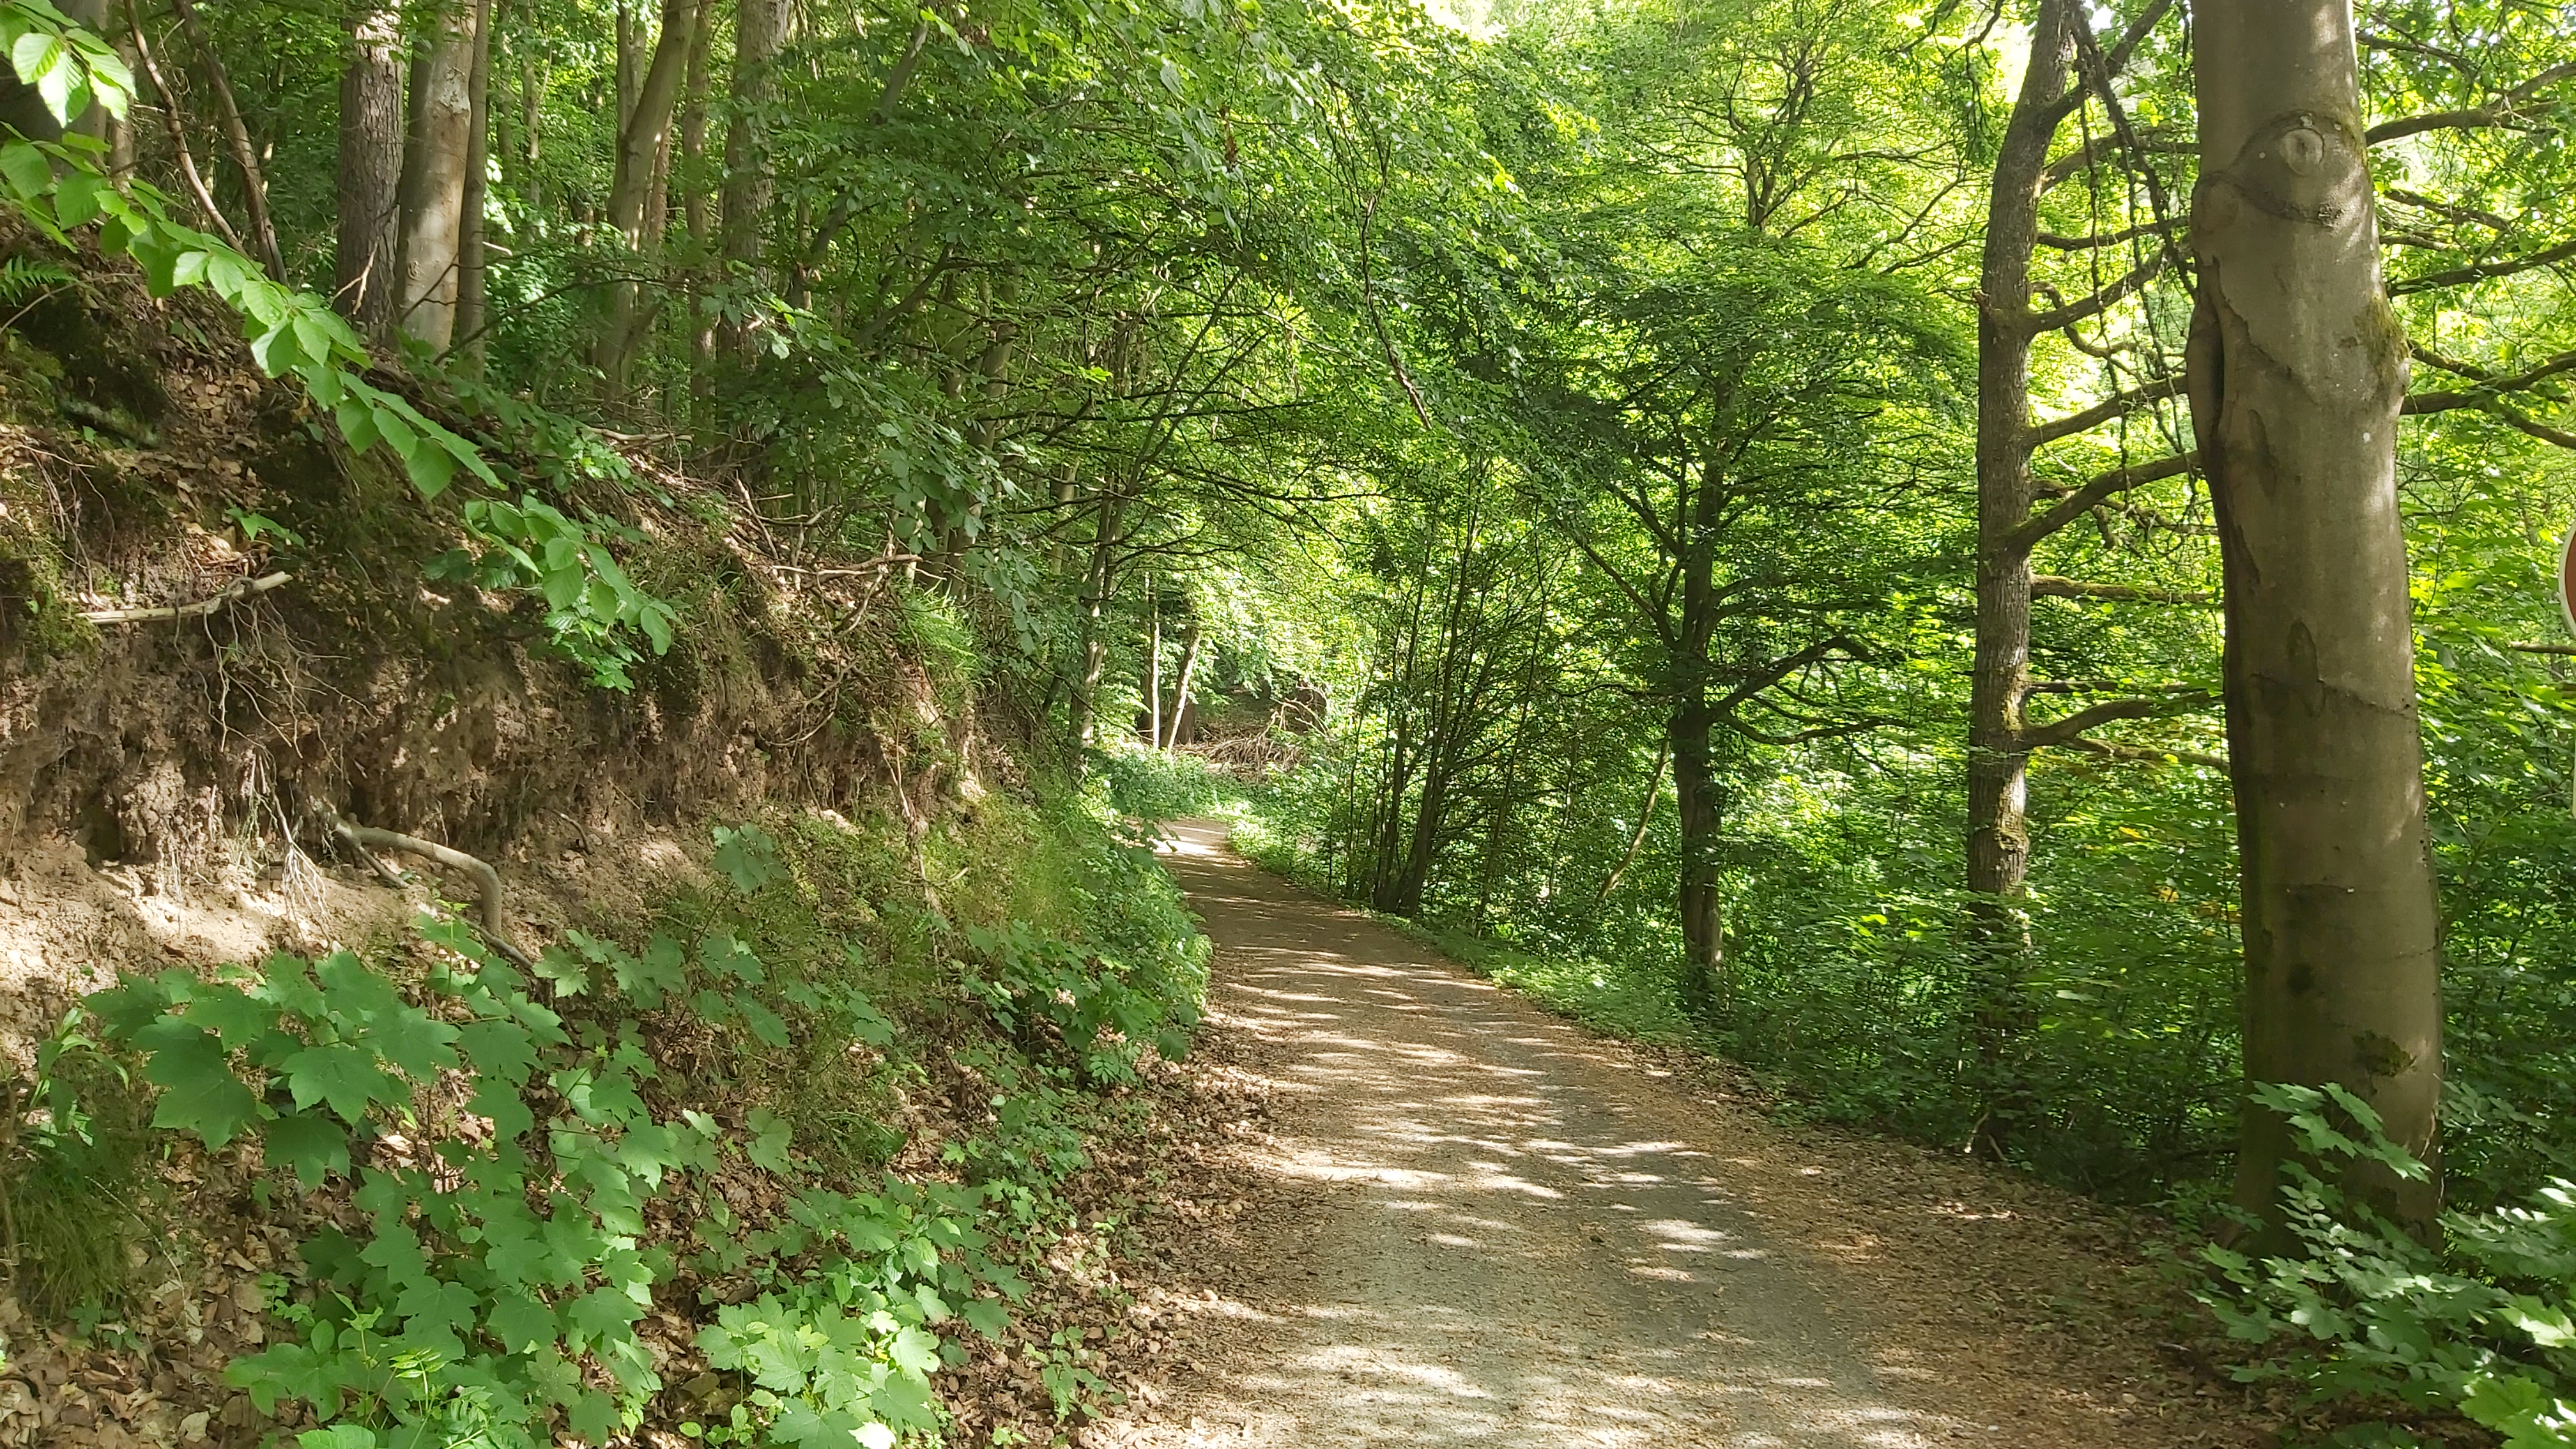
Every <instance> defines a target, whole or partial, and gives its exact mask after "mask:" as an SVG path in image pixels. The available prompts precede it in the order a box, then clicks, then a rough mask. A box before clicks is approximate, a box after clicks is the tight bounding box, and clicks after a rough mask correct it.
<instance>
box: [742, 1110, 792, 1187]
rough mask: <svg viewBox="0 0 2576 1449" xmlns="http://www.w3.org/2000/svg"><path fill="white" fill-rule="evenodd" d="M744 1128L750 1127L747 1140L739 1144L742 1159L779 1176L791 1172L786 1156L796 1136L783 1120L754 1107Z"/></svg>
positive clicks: (773, 1113)
mask: <svg viewBox="0 0 2576 1449" xmlns="http://www.w3.org/2000/svg"><path fill="white" fill-rule="evenodd" d="M745 1125H747V1126H749V1127H750V1128H751V1138H750V1140H749V1141H747V1142H745V1143H744V1144H743V1147H742V1155H743V1156H745V1157H748V1158H750V1159H751V1160H752V1163H753V1165H755V1166H758V1167H765V1168H767V1169H769V1170H770V1171H771V1172H774V1173H777V1174H778V1175H779V1176H781V1177H786V1176H788V1175H790V1174H792V1173H794V1172H795V1170H796V1165H795V1163H794V1162H792V1161H790V1160H789V1158H788V1155H787V1153H788V1149H789V1148H790V1147H791V1146H792V1145H794V1143H795V1140H796V1133H795V1130H794V1129H793V1128H790V1127H789V1126H788V1125H787V1122H786V1119H784V1118H782V1117H780V1116H779V1115H778V1114H777V1113H775V1112H772V1111H770V1110H769V1109H768V1108H766V1107H754V1108H753V1109H752V1110H751V1115H750V1117H749V1118H748V1119H746V1122H745Z"/></svg>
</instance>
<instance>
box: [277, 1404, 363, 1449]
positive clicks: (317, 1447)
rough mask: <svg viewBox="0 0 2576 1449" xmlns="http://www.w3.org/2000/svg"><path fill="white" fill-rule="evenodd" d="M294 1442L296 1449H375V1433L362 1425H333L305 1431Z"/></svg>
mask: <svg viewBox="0 0 2576 1449" xmlns="http://www.w3.org/2000/svg"><path fill="white" fill-rule="evenodd" d="M296 1397H298V1398H302V1397H304V1396H303V1395H301V1394H299V1395H297V1396H296ZM295 1442H296V1444H297V1446H298V1449H376V1431H375V1430H373V1429H370V1428H367V1427H366V1426H364V1425H362V1424H333V1425H331V1426H330V1427H328V1428H324V1429H307V1430H305V1431H304V1432H303V1433H301V1434H298V1435H296V1436H295Z"/></svg>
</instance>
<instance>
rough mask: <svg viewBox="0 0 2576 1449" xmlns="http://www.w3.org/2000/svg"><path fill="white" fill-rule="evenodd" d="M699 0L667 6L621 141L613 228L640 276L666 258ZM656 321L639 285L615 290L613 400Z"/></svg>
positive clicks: (603, 363) (604, 334)
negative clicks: (666, 221) (671, 184)
mask: <svg viewBox="0 0 2576 1449" xmlns="http://www.w3.org/2000/svg"><path fill="white" fill-rule="evenodd" d="M695 19H696V7H695V6H694V5H693V4H692V0H663V4H662V34H661V36H660V38H659V39H658V40H656V41H655V42H654V45H653V60H652V64H651V65H650V66H648V67H647V68H646V69H645V71H644V76H643V79H642V81H641V82H640V83H639V85H638V88H637V90H636V93H635V103H634V106H633V108H632V110H631V111H629V113H628V114H627V117H626V125H625V127H624V129H623V130H621V131H620V132H619V133H618V137H617V169H616V171H615V173H614V175H613V176H612V177H611V179H610V182H609V187H608V223H609V225H611V226H613V227H615V228H617V232H618V235H619V236H620V237H622V238H623V239H624V240H625V242H626V245H627V247H628V248H629V249H631V250H632V251H633V252H634V253H635V254H636V256H637V262H636V263H635V265H636V266H637V267H638V269H641V268H642V266H643V265H644V264H645V263H646V262H648V261H649V260H650V259H651V258H652V257H654V256H655V255H657V254H658V253H659V252H660V250H661V247H660V241H661V224H662V220H663V212H664V209H665V208H664V205H662V204H657V203H659V202H664V201H666V199H667V197H668V196H669V191H668V186H667V183H668V179H669V176H670V155H671V123H672V121H673V119H674V117H675V116H676V115H677V113H678V109H679V102H680V83H681V81H682V79H683V78H684V76H685V75H686V73H687V66H688V56H689V45H690V34H691V31H692V29H693V28H694V27H693V24H692V22H693V21H694V20H695ZM650 321H651V314H650V311H649V309H648V308H647V307H646V306H645V304H644V298H643V288H642V286H641V284H640V283H638V282H634V281H623V282H620V283H618V284H617V285H616V286H614V287H612V288H610V289H609V305H608V319H607V324H606V326H605V327H604V328H603V329H602V331H601V334H600V345H599V354H598V362H599V367H600V371H601V372H602V373H604V374H605V375H606V376H607V378H608V387H609V392H610V394H611V395H612V396H613V395H615V394H618V393H621V392H623V391H624V390H625V386H626V374H627V371H628V368H629V367H630V365H631V364H632V363H633V361H634V358H635V353H636V352H637V350H638V349H639V348H640V346H641V344H642V342H643V334H644V332H645V330H646V328H647V326H648V325H649V323H650Z"/></svg>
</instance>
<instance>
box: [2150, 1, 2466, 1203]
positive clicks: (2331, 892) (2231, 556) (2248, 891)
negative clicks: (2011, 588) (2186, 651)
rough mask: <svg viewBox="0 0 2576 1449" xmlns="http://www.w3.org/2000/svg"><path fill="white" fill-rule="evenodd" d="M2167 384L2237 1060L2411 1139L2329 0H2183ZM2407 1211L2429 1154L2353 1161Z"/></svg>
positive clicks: (2385, 411) (2415, 1129) (2422, 1018)
mask: <svg viewBox="0 0 2576 1449" xmlns="http://www.w3.org/2000/svg"><path fill="white" fill-rule="evenodd" d="M2194 19H2195V21H2196V34H2195V37H2194V45H2193V55H2194V77H2193V78H2194V82H2195V89H2196V91H2197V94H2198V98H2199V108H2200V157H2201V163H2200V178H2201V179H2200V184H2199V188H2198V192H2197V195H2196V198H2195V200H2194V203H2193V213H2192V215H2193V220H2192V248H2193V253H2194V255H2195V257H2196V258H2197V261H2198V270H2199V305H2198V310H2197V311H2196V313H2195V314H2194V316H2193V319H2192V330H2191V343H2190V348H2189V373H2188V375H2189V379H2190V383H2189V390H2190V395H2191V413H2192V430H2193V432H2194V434H2195V435H2196V436H2197V438H2198V440H2199V443H2200V449H2201V458H2202V461H2203V465H2204V466H2205V467H2206V468H2207V470H2208V474H2209V480H2210V492H2211V496H2212V498H2213V500H2214V502H2215V503H2216V505H2217V511H2218V520H2219V547H2220V551H2221V555H2222V557H2223V558H2224V560H2225V568H2226V582H2227V654H2226V681H2227V735H2228V747H2229V765H2230V770H2231V773H2232V775H2233V776H2234V781H2235V786H2236V819H2237V843H2238V863H2239V869H2240V871H2241V873H2242V889H2243V903H2244V939H2245V1074H2246V1077H2247V1079H2248V1080H2249V1081H2255V1082H2293V1083H2303V1084H2309V1085H2319V1084H2324V1083H2329V1082H2335V1083H2341V1084H2342V1085H2343V1086H2345V1087H2347V1088H2349V1089H2351V1090H2352V1091H2353V1092H2354V1093H2355V1094H2357V1095H2358V1096H2360V1097H2361V1098H2363V1099H2364V1100H2366V1101H2368V1102H2369V1103H2370V1104H2371V1105H2372V1106H2373V1107H2375V1108H2376V1109H2377V1110H2378V1112H2379V1114H2380V1116H2381V1118H2382V1119H2383V1120H2384V1121H2385V1123H2386V1124H2387V1128H2388V1135H2389V1136H2390V1137H2391V1138H2392V1139H2394V1140H2395V1141H2396V1142H2397V1143H2399V1144H2400V1145H2401V1146H2403V1147H2405V1148H2406V1149H2407V1150H2408V1151H2410V1152H2413V1153H2414V1154H2416V1155H2417V1156H2418V1157H2420V1158H2423V1159H2424V1160H2425V1161H2427V1162H2431V1161H2432V1160H2433V1159H2432V1154H2433V1151H2434V1146H2435V1127H2436V1122H2437V1118H2438V1113H2439V1107H2440V1099H2441V1085H2442V1009H2441V997H2440V980H2439V939H2438V929H2437V922H2436V904H2435V896H2434V885H2433V873H2432V864H2431V859H2430V854H2429V846H2428V843H2427V835H2426V830H2425V819H2424V779H2423V750H2422V744H2421V741H2420V740H2419V738H2418V736H2417V733H2416V722H2415V676H2414V633H2413V625H2412V622H2411V620H2410V618H2409V611H2408V601H2407V563H2406V539H2405V532H2404V526H2403V523H2402V520H2401V519H2400V517H2399V514H2398V507H2397V486H2396V441H2397V437H2396V434H2397V414H2398V407H2399V404H2400V403H2401V402H2402V401H2403V399H2404V397H2405V392H2406V344H2405V339H2404V336H2403V334H2402V332H2401V330H2400V328H2399V325H2398V322H2397V318H2396V316H2395V314H2394V313H2393V312H2391V311H2390V309H2389V306H2388V302H2387V299H2386V296H2385V294H2384V293H2383V292H2382V290H2381V285H2380V275H2379V246H2378V224H2377V219H2376V215H2375V212H2374V208H2373V193H2372V190H2371V181H2370V169H2369V158H2368V152H2367V149H2366V145H2365V143H2364V141H2363V138H2362V132H2363V127H2362V119H2361V113H2360V100H2359V83H2358V78H2357V75H2356V69H2355V63H2354V55H2353V35H2352V11H2351V8H2350V6H2349V4H2348V3H2347V0H2261V3H2254V0H2201V3H2199V4H2197V5H2195V6H2194ZM2290 1152H2291V1145H2290V1141H2289V1137H2288V1130H2287V1126H2286V1124H2285V1123H2283V1122H2282V1121H2281V1120H2280V1119H2279V1118H2277V1117H2276V1116H2274V1115H2273V1114H2271V1113H2269V1112H2266V1111H2263V1110H2260V1109H2257V1108H2252V1107H2249V1108H2248V1110H2247V1112H2246V1116H2245V1135H2244V1141H2243V1146H2242V1149H2241V1151H2240V1153H2239V1156H2238V1171H2237V1188H2236V1192H2237V1200H2238V1202H2239V1203H2240V1204H2241V1205H2242V1206H2244V1207H2246V1208H2247V1209H2249V1210H2251V1211H2254V1212H2258V1213H2263V1214H2266V1215H2276V1214H2277V1212H2278V1203H2277V1201H2276V1197H2275V1194H2276V1190H2277V1186H2278V1178H2279V1172H2280V1166H2281V1163H2282V1160H2283V1159H2284V1158H2285V1157H2286V1156H2288V1155H2289V1154H2290ZM2355 1185H2356V1186H2357V1187H2359V1188H2361V1189H2362V1190H2364V1191H2365V1192H2366V1194H2367V1195H2368V1196H2369V1197H2371V1198H2373V1199H2375V1200H2376V1201H2377V1202H2378V1203H2379V1204H2380V1205H2381V1206H2382V1207H2383V1208H2385V1209H2388V1210H2391V1211H2393V1212H2394V1213H2395V1214H2396V1215H2397V1216H2398V1217H2399V1218H2400V1220H2402V1221H2404V1222H2407V1223H2408V1224H2410V1225H2412V1226H2414V1227H2415V1228H2417V1229H2419V1230H2429V1229H2430V1228H2431V1226H2432V1224H2433V1220H2434V1214H2435V1212H2436V1210H2437V1209H2438V1207H2439V1205H2440V1190H2439V1184H2438V1180H2436V1181H2432V1182H2422V1183H2408V1184H2398V1183H2395V1182H2393V1181H2390V1180H2388V1178H2387V1177H2386V1175H2385V1174H2382V1173H2378V1172H2371V1173H2367V1174H2364V1175H2362V1176H2361V1177H2360V1178H2359V1180H2358V1181H2357V1182H2356V1184H2355Z"/></svg>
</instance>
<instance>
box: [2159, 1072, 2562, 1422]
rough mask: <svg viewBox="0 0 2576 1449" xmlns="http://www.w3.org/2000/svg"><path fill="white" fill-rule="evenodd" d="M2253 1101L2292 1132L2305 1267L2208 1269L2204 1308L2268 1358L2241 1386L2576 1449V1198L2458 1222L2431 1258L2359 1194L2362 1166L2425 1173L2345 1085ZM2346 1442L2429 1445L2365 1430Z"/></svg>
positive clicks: (2228, 1262)
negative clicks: (2428, 1415) (2274, 1386)
mask: <svg viewBox="0 0 2576 1449" xmlns="http://www.w3.org/2000/svg"><path fill="white" fill-rule="evenodd" d="M2254 1095H2255V1097H2256V1099H2257V1100H2259V1101H2260V1102H2261V1103H2262V1104H2263V1106H2264V1107H2265V1108H2267V1109H2269V1110H2271V1111H2275V1112H2278V1113H2280V1114H2282V1116H2283V1117H2284V1118H2286V1119H2287V1120H2288V1122H2289V1123H2290V1125H2291V1128H2292V1131H2293V1133H2294V1135H2295V1136H2296V1137H2297V1139H2298V1142H2299V1146H2300V1149H2301V1152H2302V1155H2303V1157H2304V1159H2305V1160H2304V1161H2302V1162H2293V1163H2291V1164H2290V1165H2289V1166H2288V1167H2287V1168H2286V1169H2285V1171H2286V1181H2285V1182H2284V1184H2283V1187H2282V1191H2281V1209H2282V1217H2283V1220H2284V1222H2285V1224H2286V1226H2287V1227H2288V1229H2289V1231H2290V1232H2291V1234H2292V1235H2293V1236H2294V1237H2295V1239H2296V1241H2297V1244H2298V1251H2297V1253H2296V1254H2295V1255H2282V1256H2268V1257H2262V1258H2259V1259H2258V1258H2255V1257H2251V1256H2249V1255H2247V1254H2244V1253H2240V1252H2237V1251H2234V1250H2232V1249H2229V1248H2223V1247H2215V1246H2213V1247H2209V1248H2206V1249H2204V1250H2203V1253H2202V1256H2203V1257H2204V1258H2205V1259H2206V1261H2207V1263H2208V1264H2209V1266H2210V1268H2211V1270H2212V1272H2211V1276H2210V1279H2209V1283H2208V1286H2207V1287H2205V1288H2204V1289H2202V1290H2201V1293H2200V1297H2201V1300H2202V1301H2203V1302H2204V1303H2207V1304H2208V1305H2209V1306H2210V1308H2211V1309H2212V1310H2213V1311H2214V1312H2215V1313H2216V1314H2217V1315H2218V1318H2219V1320H2220V1321H2221V1322H2222V1323H2224V1324H2225V1325H2226V1327H2227V1331H2228V1332H2229V1334H2230V1335H2232V1336H2233V1337H2235V1338H2237V1339H2238V1340H2240V1341H2242V1342H2244V1343H2245V1344H2247V1345H2248V1346H2249V1348H2251V1349H2252V1350H2254V1351H2257V1352H2259V1353H2260V1354H2261V1355H2262V1357H2260V1358H2258V1359H2256V1360H2255V1361H2254V1362H2252V1363H2250V1364H2248V1365H2247V1366H2245V1367H2243V1368H2240V1369H2238V1370H2237V1377H2238V1378H2239V1379H2243V1380H2247V1381H2253V1382H2261V1381H2265V1380H2286V1381H2288V1382H2291V1383H2295V1384H2299V1385H2301V1386H2303V1387H2304V1388H2305V1390H2306V1391H2307V1393H2308V1395H2309V1396H2310V1398H2311V1400H2312V1401H2339V1400H2357V1401H2360V1403H2361V1406H2363V1407H2365V1408H2366V1407H2367V1406H2368V1405H2369V1404H2370V1403H2372V1402H2374V1401H2376V1402H2379V1403H2396V1404H2402V1405H2405V1406H2407V1407H2409V1408H2411V1409H2415V1410H2419V1411H2421V1410H2434V1411H2442V1412H2448V1413H2456V1414H2458V1415H2460V1416H2462V1417H2465V1418H2467V1419H2469V1420H2471V1421H2474V1422H2475V1423H2477V1424H2480V1425H2482V1426H2484V1427H2485V1428H2487V1429H2490V1430H2492V1431H2494V1432H2495V1433H2496V1434H2497V1435H2498V1436H2500V1437H2501V1439H2502V1441H2503V1443H2504V1444H2505V1445H2506V1446H2507V1449H2564V1446H2567V1445H2571V1444H2576V1317H2571V1313H2576V1183H2569V1182H2566V1181H2563V1180H2562V1181H2556V1182H2552V1183H2551V1184H2549V1185H2548V1186H2547V1187H2545V1188H2543V1189H2542V1190H2541V1191H2540V1192H2539V1193H2538V1194H2537V1195H2536V1196H2535V1197H2533V1198H2532V1199H2531V1200H2530V1201H2529V1202H2527V1203H2525V1204H2523V1205H2520V1206H2514V1207H2502V1208H2496V1209H2493V1210H2490V1211H2487V1212H2482V1213H2461V1212H2453V1213H2449V1214H2446V1215H2445V1216H2444V1218H2443V1220H2442V1233H2443V1238H2444V1245H2443V1246H2442V1247H2440V1248H2434V1247H2428V1246H2426V1245H2425V1244H2424V1243H2422V1242H2419V1241H2417V1240H2416V1239H2415V1238H2413V1237H2410V1236H2408V1235H2407V1234H2406V1233H2405V1232H2404V1231H2403V1230H2401V1229H2400V1228H2398V1227H2397V1226H2395V1225H2394V1224H2392V1223H2390V1222H2389V1221H2388V1220H2387V1219H2385V1218H2383V1217H2381V1216H2380V1215H2379V1214H2378V1213H2376V1212H2375V1211H2373V1210H2372V1209H2371V1208H2370V1207H2368V1206H2367V1205H2366V1202H2365V1201H2364V1200H2363V1197H2362V1195H2360V1194H2357V1193H2355V1192H2354V1191H2352V1190H2351V1189H2350V1188H2348V1187H2347V1186H2346V1185H2345V1182H2346V1181H2347V1179H2348V1178H2349V1177H2350V1176H2351V1173H2352V1170H2353V1168H2354V1167H2355V1165H2357V1164H2367V1165H2368V1166H2369V1167H2370V1168H2371V1169H2375V1170H2376V1171H2378V1172H2380V1173H2385V1174H2390V1175H2394V1176H2398V1177H2421V1176H2422V1175H2423V1174H2424V1173H2425V1171H2426V1169H2425V1167H2424V1165H2423V1164H2422V1163H2420V1162H2417V1161H2416V1160H2415V1159H2414V1158H2412V1157H2410V1156H2408V1155H2407V1154H2406V1153H2405V1152H2404V1150H2403V1149H2401V1148H2399V1147H2397V1146H2396V1145H2394V1144H2392V1143H2390V1142H2389V1141H2388V1139H2387V1137H2386V1136H2385V1135H2384V1133H2383V1132H2382V1131H2381V1128H2380V1122H2379V1118H2378V1116H2377V1114H2376V1113H2374V1112H2373V1111H2372V1110H2371V1108H2370V1106H2369V1104H2368V1103H2366V1102H2363V1101H2362V1100H2360V1099H2359V1098H2358V1097H2355V1096H2354V1095H2352V1094H2351V1093H2350V1092H2348V1091H2346V1090H2344V1089H2343V1088H2341V1087H2339V1086H2332V1085H2329V1086H2327V1087H2324V1088H2322V1089H2320V1088H2314V1087H2300V1086H2285V1085H2280V1084H2272V1083H2264V1084H2258V1085H2257V1086H2256V1087H2255V1089H2254ZM2365 1432H2368V1433H2371V1434H2373V1435H2375V1436H2376V1437H2370V1438H2367V1439H2365V1438H2363V1437H2361V1436H2362V1435H2363V1434H2364V1433H2365ZM2338 1442H2343V1443H2354V1444H2358V1443H2364V1442H2368V1443H2374V1444H2407V1443H2420V1442H2422V1441H2420V1440H2418V1439H2415V1438H2414V1437H2413V1436H2412V1435H2411V1434H2408V1433H2406V1432H2404V1431H2394V1430H2384V1429H2369V1430H2364V1429H2352V1430H2346V1431H2344V1433H2343V1434H2342V1435H2340V1436H2338Z"/></svg>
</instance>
